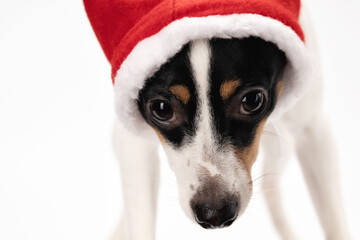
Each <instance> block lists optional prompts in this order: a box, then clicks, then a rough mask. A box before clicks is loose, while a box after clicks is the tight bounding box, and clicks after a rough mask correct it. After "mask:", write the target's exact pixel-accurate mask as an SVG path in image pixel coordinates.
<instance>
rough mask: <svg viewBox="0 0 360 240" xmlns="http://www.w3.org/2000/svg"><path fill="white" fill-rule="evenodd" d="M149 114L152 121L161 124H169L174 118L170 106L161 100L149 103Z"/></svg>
mask: <svg viewBox="0 0 360 240" xmlns="http://www.w3.org/2000/svg"><path fill="white" fill-rule="evenodd" d="M150 112H151V114H152V117H153V119H155V120H156V121H158V122H161V123H164V122H169V121H171V120H173V119H174V117H175V114H174V111H173V109H172V106H171V105H170V104H169V103H167V102H165V101H161V100H158V101H154V102H152V103H150Z"/></svg>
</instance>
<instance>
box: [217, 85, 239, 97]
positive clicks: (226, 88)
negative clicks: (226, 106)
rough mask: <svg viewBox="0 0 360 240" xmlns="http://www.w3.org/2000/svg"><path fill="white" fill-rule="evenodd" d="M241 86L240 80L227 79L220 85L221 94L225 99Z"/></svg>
mask: <svg viewBox="0 0 360 240" xmlns="http://www.w3.org/2000/svg"><path fill="white" fill-rule="evenodd" d="M239 86H240V81H239V80H227V81H225V82H224V83H223V84H221V87H220V96H221V98H222V99H223V100H224V101H225V100H227V99H229V97H230V96H231V95H232V94H233V93H234V92H235V90H236V89H237V88H238V87H239Z"/></svg>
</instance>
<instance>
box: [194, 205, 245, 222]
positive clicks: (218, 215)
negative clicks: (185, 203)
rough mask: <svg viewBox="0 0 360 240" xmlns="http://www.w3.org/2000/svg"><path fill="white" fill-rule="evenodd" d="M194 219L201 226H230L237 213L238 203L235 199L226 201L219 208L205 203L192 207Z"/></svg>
mask: <svg viewBox="0 0 360 240" xmlns="http://www.w3.org/2000/svg"><path fill="white" fill-rule="evenodd" d="M193 210H194V212H195V219H196V221H197V222H198V223H199V224H200V225H201V226H202V227H203V228H223V227H228V226H230V225H231V224H232V223H233V222H234V221H235V219H236V217H237V214H238V203H237V202H236V201H233V202H226V203H225V204H224V205H223V206H222V207H221V208H217V209H215V208H212V207H210V206H206V205H205V204H198V205H195V206H194V207H193Z"/></svg>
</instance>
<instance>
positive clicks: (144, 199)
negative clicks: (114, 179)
mask: <svg viewBox="0 0 360 240" xmlns="http://www.w3.org/2000/svg"><path fill="white" fill-rule="evenodd" d="M114 144H115V150H116V155H117V157H118V159H119V160H120V167H121V177H122V190H123V195H124V198H123V199H124V210H123V216H122V222H121V224H120V227H119V228H118V229H117V231H116V233H115V234H114V236H113V237H112V240H153V239H155V214H156V201H157V192H158V179H159V160H158V144H157V143H151V142H149V141H148V140H145V139H142V138H140V137H138V136H134V135H133V134H131V133H129V132H128V131H126V130H125V129H124V128H123V127H122V126H120V123H116V124H115V136H114Z"/></svg>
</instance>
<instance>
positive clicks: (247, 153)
mask: <svg viewBox="0 0 360 240" xmlns="http://www.w3.org/2000/svg"><path fill="white" fill-rule="evenodd" d="M265 123H266V119H264V120H263V121H262V122H260V124H259V126H258V127H257V129H256V133H255V138H254V141H253V143H252V144H251V145H250V146H249V147H246V148H244V149H243V150H241V151H240V150H236V151H235V154H236V156H237V158H238V161H240V162H242V163H243V164H244V165H245V169H246V171H247V172H248V174H249V176H250V177H251V168H252V166H253V164H254V162H255V160H256V158H257V155H258V151H259V144H260V139H261V134H262V132H263V130H264V127H265Z"/></svg>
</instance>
